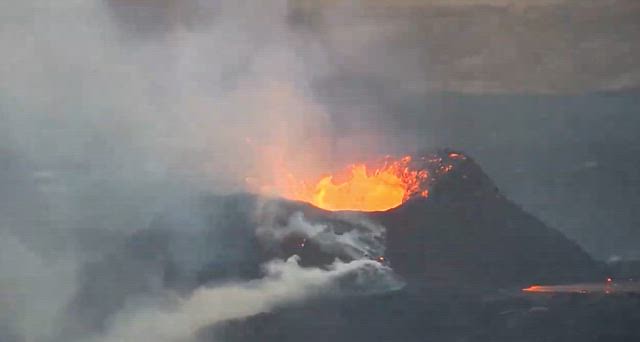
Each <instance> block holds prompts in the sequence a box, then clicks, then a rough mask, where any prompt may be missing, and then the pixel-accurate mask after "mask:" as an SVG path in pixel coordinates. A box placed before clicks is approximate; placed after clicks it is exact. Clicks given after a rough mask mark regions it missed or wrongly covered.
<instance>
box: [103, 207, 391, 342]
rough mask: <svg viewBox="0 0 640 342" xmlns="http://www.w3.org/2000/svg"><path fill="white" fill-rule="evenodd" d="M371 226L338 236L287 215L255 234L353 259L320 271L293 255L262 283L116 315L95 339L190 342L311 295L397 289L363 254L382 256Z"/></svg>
mask: <svg viewBox="0 0 640 342" xmlns="http://www.w3.org/2000/svg"><path fill="white" fill-rule="evenodd" d="M370 227H375V228H374V230H369V231H367V230H366V229H365V230H364V231H360V232H358V231H352V232H350V233H348V234H344V236H343V237H341V235H336V234H335V233H333V232H332V231H330V230H327V226H325V225H314V224H311V223H309V222H307V221H306V220H305V219H304V217H303V215H302V214H301V213H295V214H294V215H292V216H291V218H290V219H289V224H288V225H287V226H284V227H272V228H266V226H263V227H261V228H260V230H259V231H258V232H257V234H259V235H261V236H262V237H263V238H264V237H265V236H266V235H265V234H267V232H268V233H269V234H270V235H269V236H270V237H271V238H273V239H275V240H278V241H281V240H282V238H284V237H285V236H286V235H288V234H291V233H293V232H303V233H305V234H307V237H308V239H309V240H314V241H316V242H319V243H320V245H321V246H323V248H327V249H333V250H336V249H341V248H348V249H349V250H350V251H352V252H353V251H358V252H360V253H359V255H358V256H357V259H355V260H352V261H350V262H343V261H339V260H336V261H334V262H333V264H331V265H329V266H327V267H324V268H317V267H308V268H304V267H301V266H300V264H299V261H300V258H299V257H298V256H296V255H294V256H292V257H290V258H289V259H288V260H286V261H283V260H279V259H275V260H272V261H270V262H269V263H267V264H265V265H264V266H263V270H264V277H263V278H261V279H257V280H251V281H247V282H244V283H232V284H225V285H218V286H213V287H201V288H198V289H196V290H195V291H194V292H193V293H191V294H190V295H189V296H187V297H186V298H177V299H176V298H173V299H174V302H173V303H172V304H171V305H165V306H164V307H163V308H147V309H140V308H139V307H136V308H133V309H131V310H124V311H123V312H121V313H120V314H118V315H117V316H116V318H115V319H114V321H113V324H112V328H111V329H110V330H109V331H108V333H107V334H106V335H105V336H101V337H99V338H96V342H137V341H158V342H178V341H189V340H191V339H193V338H194V337H195V336H196V335H197V333H198V332H199V331H200V330H201V329H203V328H206V327H210V326H214V325H215V324H217V323H221V322H224V321H228V320H232V319H239V318H245V317H248V316H252V315H256V314H258V313H263V312H268V311H271V310H272V309H274V308H276V307H279V306H282V305H286V304H289V303H292V302H297V301H302V300H305V299H309V298H312V297H315V296H331V295H340V294H354V293H356V294H357V293H372V292H384V291H391V290H397V289H399V288H401V287H402V286H403V284H402V282H401V281H399V280H398V279H397V278H396V277H395V275H394V273H393V270H392V269H391V268H390V267H389V266H387V265H383V264H381V263H378V262H376V261H373V260H371V259H369V258H367V257H366V253H379V252H382V251H381V250H380V248H381V247H380V245H378V243H377V242H375V241H376V239H377V238H378V237H380V236H381V234H382V233H383V232H384V228H382V227H379V226H370ZM274 242H275V241H274ZM370 244H371V245H370ZM352 255H354V256H355V255H356V253H352Z"/></svg>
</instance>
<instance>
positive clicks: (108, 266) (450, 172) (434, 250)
mask: <svg viewBox="0 0 640 342" xmlns="http://www.w3.org/2000/svg"><path fill="white" fill-rule="evenodd" d="M434 156H435V157H436V159H438V158H440V162H438V163H437V164H433V165H436V166H435V167H436V169H430V170H427V171H429V172H430V174H432V175H437V177H431V178H430V183H429V184H428V196H425V194H426V193H425V192H424V191H420V192H415V194H417V195H416V196H413V197H411V198H408V199H407V200H406V201H405V202H403V203H402V204H401V205H400V206H397V207H394V208H392V209H389V210H386V211H366V212H358V211H330V210H324V209H320V208H318V207H316V206H313V205H312V204H310V203H307V202H303V201H292V200H288V199H283V198H272V197H265V196H261V195H256V194H248V193H243V194H232V195H204V196H200V197H197V198H195V199H193V201H192V202H189V203H183V205H182V206H180V207H173V208H170V209H169V210H167V211H166V212H164V213H162V214H160V215H158V216H157V217H156V218H155V219H154V220H153V222H152V223H151V224H150V226H149V227H148V228H147V229H143V230H140V231H138V232H136V233H135V234H133V235H132V236H130V237H128V238H127V239H126V240H125V242H124V243H123V245H122V248H121V250H118V251H114V252H113V253H112V254H110V255H108V256H107V257H106V258H104V259H102V260H99V261H96V262H92V263H90V264H89V265H88V266H87V267H86V268H85V271H84V277H83V282H82V284H83V286H82V287H81V288H80V289H79V291H78V293H77V295H76V298H75V301H74V304H73V305H74V310H73V311H74V312H77V313H79V314H78V321H80V322H82V324H79V325H80V326H83V325H84V326H87V327H89V329H90V330H100V329H102V328H103V325H104V324H105V321H106V320H107V318H108V317H109V315H110V314H112V313H113V312H116V311H117V310H119V309H120V308H121V307H122V306H123V305H124V304H125V302H126V301H127V299H128V298H131V297H132V296H135V295H136V294H141V293H145V292H147V291H152V290H153V289H154V288H158V287H161V288H170V289H174V290H177V291H181V292H184V293H188V292H189V291H191V290H193V289H195V288H197V287H198V286H201V285H203V284H211V283H216V282H225V281H229V280H238V279H244V280H246V279H256V278H259V277H260V276H261V268H260V265H262V264H263V263H264V262H266V261H269V260H273V259H274V258H282V259H286V258H288V257H290V256H292V255H298V256H299V257H300V264H301V265H302V266H305V267H311V266H313V267H324V266H326V265H329V264H330V263H331V262H333V261H334V260H335V259H336V258H339V259H343V260H349V259H352V258H353V253H350V252H349V251H348V250H345V249H335V250H332V249H327V248H323V246H322V244H321V243H319V242H318V241H314V240H313V239H308V237H307V236H305V235H304V234H300V233H299V232H288V231H286V229H285V228H284V227H286V226H287V224H288V222H289V221H290V220H291V218H292V217H296V215H301V216H302V217H304V218H305V220H308V221H309V222H311V223H313V224H317V225H322V226H323V227H330V228H331V229H332V230H333V231H335V232H336V233H337V235H338V236H341V235H344V236H347V235H348V234H349V232H351V231H354V230H358V229H360V228H361V226H362V225H363V224H365V223H363V222H366V224H374V225H379V226H381V227H384V230H385V233H384V234H383V235H381V236H375V237H374V238H373V239H375V240H376V241H374V242H373V243H375V244H379V245H380V248H377V249H376V248H374V249H372V250H371V251H368V250H367V251H364V252H363V251H354V253H356V252H357V253H361V254H363V255H364V256H365V257H369V258H371V259H374V260H378V261H380V262H383V263H385V264H388V265H390V267H391V268H392V269H393V270H394V271H395V272H396V273H397V274H398V276H399V277H400V278H401V279H402V280H403V281H404V283H406V286H405V288H404V289H403V290H402V293H405V294H406V296H410V297H402V298H401V299H398V300H400V302H403V301H407V300H409V299H407V298H424V296H430V294H432V293H434V292H433V291H454V292H455V291H462V292H465V293H468V292H475V293H485V292H486V291H489V292H495V291H498V290H499V289H507V290H508V289H520V288H522V287H525V286H528V285H530V284H532V283H563V282H580V281H593V280H597V279H601V277H602V276H603V274H602V272H601V269H600V266H599V264H598V263H597V262H595V261H594V260H592V259H591V258H590V256H589V255H588V254H586V253H585V252H584V251H583V250H582V249H581V248H580V247H579V246H578V245H577V244H576V243H575V242H573V241H571V240H569V239H568V238H567V237H565V236H564V235H563V234H561V233H560V232H558V231H557V230H555V229H553V228H550V227H548V226H546V225H545V224H544V223H543V222H541V221H540V220H538V219H536V218H535V217H533V216H532V215H530V214H528V213H527V212H525V211H524V210H522V209H521V208H520V207H518V206H517V205H516V204H514V203H513V202H511V201H510V200H508V199H507V198H506V197H505V196H504V195H503V194H502V193H501V192H500V191H499V190H498V189H497V188H496V186H495V185H494V183H493V182H492V181H491V180H490V179H489V177H488V176H487V175H486V174H485V173H484V172H483V171H482V170H481V168H480V167H479V165H478V164H477V163H476V162H475V161H474V160H473V159H472V158H470V157H468V156H464V155H463V154H462V153H461V152H454V151H440V152H438V153H436V154H432V155H430V160H433V157H434ZM461 156H464V157H463V158H462V157H461ZM443 165H444V169H443ZM448 165H451V166H452V167H449V166H448ZM437 170H440V172H438V171H437ZM442 171H446V172H442ZM265 224H268V225H270V226H273V227H282V229H283V230H282V235H283V237H282V239H280V240H278V243H276V244H274V243H265V242H264V241H263V240H262V239H261V238H260V229H261V227H262V226H264V225H265ZM278 229H279V228H278ZM376 246H377V245H376ZM375 253H377V254H375ZM361 256H362V255H361ZM132 260H133V261H134V262H131V261H132ZM115 283H126V284H128V285H129V286H128V291H126V292H116V291H100V289H109V288H110V287H111V285H114V284H115ZM113 288H117V286H113ZM98 294H100V295H98ZM105 296H106V297H109V298H106V300H105V298H104V297H105ZM394 296H395V295H394ZM378 300H382V301H383V302H384V299H380V298H378ZM395 300H396V299H394V301H395ZM357 301H358V303H360V304H354V305H361V308H362V307H365V308H367V307H369V306H370V304H362V303H361V301H362V299H358V300H357ZM99 303H108V305H107V306H104V305H102V306H101V305H100V304H99ZM362 305H364V306H362ZM380 305H386V304H380ZM394 305H395V304H394ZM358 310H360V309H358ZM330 312H333V311H331V310H330ZM358 312H360V311H358ZM305 315H306V314H305ZM251 322H253V323H251V324H254V323H255V324H258V323H256V321H251ZM258 322H260V319H258ZM274 324H275V323H274ZM241 340H242V339H241ZM285 340H286V339H285Z"/></svg>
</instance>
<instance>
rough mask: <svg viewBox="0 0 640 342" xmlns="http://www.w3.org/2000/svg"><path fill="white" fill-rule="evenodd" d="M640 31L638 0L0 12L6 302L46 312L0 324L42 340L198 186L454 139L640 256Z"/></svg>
mask: <svg viewBox="0 0 640 342" xmlns="http://www.w3.org/2000/svg"><path fill="white" fill-rule="evenodd" d="M639 19H640V3H639V2H637V1H634V0H606V1H596V0H544V1H540V0H520V1H515V0H512V1H510V0H482V1H470V0H456V1H444V0H432V1H429V0H423V1H419V0H401V1H390V0H369V1H364V0H362V1H346V0H345V1H340V0H326V1H310V0H298V1H294V0H290V1H286V0H271V1H260V2H255V1H242V0H239V1H229V0H218V1H206V0H182V1H173V0H88V1H77V0H64V1H55V2H52V1H48V0H26V1H23V0H7V1H2V2H1V3H0V51H2V54H1V55H0V236H3V238H2V239H0V241H1V242H0V251H2V253H5V254H6V256H7V257H6V258H5V254H3V257H2V258H0V273H1V274H4V275H11V276H10V277H9V276H6V277H3V278H2V280H1V281H0V288H7V287H9V288H12V289H14V288H21V289H22V290H21V291H19V292H18V293H17V294H16V293H12V292H7V291H4V292H0V303H5V304H6V303H7V302H4V301H9V300H10V299H9V298H14V297H15V298H21V299H20V300H21V301H22V304H21V305H20V306H19V307H17V308H16V309H15V310H18V311H17V312H27V313H38V314H31V315H27V316H28V317H29V320H33V321H28V322H13V321H14V320H16V318H15V317H18V316H19V315H16V311H15V310H14V311H3V310H0V321H5V322H9V323H7V324H9V325H12V326H14V329H15V330H16V331H21V329H20V328H15V326H22V327H25V326H26V327H33V326H39V327H42V329H27V330H29V331H30V334H31V335H30V337H29V338H28V339H27V340H28V341H40V340H42V339H39V338H41V336H45V335H46V334H47V332H46V331H47V329H49V328H50V327H52V326H54V325H55V324H54V323H53V321H52V317H53V316H54V313H55V311H56V308H59V307H62V306H64V304H65V300H66V299H68V298H69V297H70V296H72V294H73V290H74V288H75V285H76V283H75V280H74V274H75V271H76V270H77V267H78V265H79V264H80V260H83V261H84V260H93V259H94V258H97V257H98V256H99V255H100V253H102V252H104V251H105V250H108V249H109V246H110V243H111V242H113V241H114V239H115V238H114V236H116V235H117V234H118V233H120V232H131V231H135V230H137V229H140V228H141V227H142V228H143V227H146V226H147V225H148V223H149V221H150V220H151V219H152V218H153V217H154V215H155V214H157V213H158V212H160V211H162V210H164V209H165V208H167V207H170V206H171V205H173V204H175V203H180V202H181V201H182V200H183V199H184V198H185V197H188V196H189V195H190V194H193V193H196V192H205V193H227V192H235V191H244V190H246V189H245V188H246V178H247V177H258V178H259V177H262V178H264V179H267V180H268V179H269V178H270V177H277V171H278V169H276V168H274V167H273V166H274V164H281V163H285V164H287V166H288V168H289V169H291V170H294V171H297V172H299V173H302V174H305V173H307V174H317V173H321V172H325V171H327V170H331V169H333V168H336V167H341V166H343V165H344V164H345V163H349V162H353V161H354V160H366V159H368V158H372V157H375V156H379V155H384V154H387V153H397V154H407V153H412V152H414V151H420V150H430V149H437V148H442V147H450V148H454V149H460V150H462V151H464V152H465V153H467V154H468V155H470V156H471V157H472V158H474V159H475V160H476V161H477V162H478V163H479V164H480V165H481V166H482V167H483V168H484V170H485V171H486V172H487V173H488V174H489V176H490V177H491V178H492V179H493V180H494V181H495V182H496V184H497V185H498V187H499V188H500V189H501V190H502V191H503V192H504V193H505V194H506V195H507V197H509V198H510V199H512V200H513V201H514V202H516V203H517V204H519V205H521V206H522V207H523V208H524V209H525V210H526V211H529V212H531V213H533V214H534V215H536V216H538V217H539V218H541V219H542V220H543V221H545V222H546V223H548V224H549V225H551V226H552V227H554V228H557V229H559V230H560V231H562V232H564V233H565V234H567V236H569V237H570V238H571V239H574V240H576V241H577V242H578V243H579V244H580V245H581V246H583V248H585V249H586V250H587V251H588V252H590V253H591V254H592V255H593V256H595V257H596V258H599V259H604V260H606V259H607V258H610V257H612V256H621V257H630V258H639V257H640V250H639V249H638V247H637V246H640V230H638V229H637V227H638V225H639V224H640V213H638V211H637V210H635V209H636V208H637V206H638V204H640V188H639V187H640V174H639V173H638V172H637V170H638V169H639V167H640V157H639V156H640V154H639V153H638V152H639V150H640V138H639V137H638V134H637V133H636V132H639V131H640V118H639V117H638V112H639V111H640V103H639V100H638V98H639V97H638V91H639V90H640V87H639V85H640V58H638V57H639V53H640V51H639V49H640V45H638V44H637V38H638V37H639V36H640V20H639ZM9 257H12V258H13V259H9ZM7 260H9V261H7ZM34 274H38V275H39V276H40V277H41V278H37V277H35V278H34V276H33V275H34ZM42 277H43V278H42ZM43 279H44V280H43ZM45 283H46V284H50V286H43V285H42V284H45ZM15 284H25V286H16V285H15ZM51 292H55V293H57V294H59V295H58V296H50V295H49V294H50V293H51ZM14 295H15V296H14ZM52 297H55V298H52ZM42 303H45V304H46V305H45V304H42ZM20 310H22V311H20ZM3 317H5V318H7V320H3V319H2V318H3ZM9 318H10V319H9ZM14 323H15V324H14ZM3 324H4V323H3ZM1 328H2V325H0V329H1Z"/></svg>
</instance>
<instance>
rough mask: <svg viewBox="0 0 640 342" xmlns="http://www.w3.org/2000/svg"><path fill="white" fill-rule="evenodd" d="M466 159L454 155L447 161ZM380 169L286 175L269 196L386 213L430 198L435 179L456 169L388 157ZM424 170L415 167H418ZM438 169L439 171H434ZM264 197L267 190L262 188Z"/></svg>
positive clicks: (437, 160)
mask: <svg viewBox="0 0 640 342" xmlns="http://www.w3.org/2000/svg"><path fill="white" fill-rule="evenodd" d="M458 158H464V157H463V156H462V155H460V154H457V153H451V154H450V155H449V156H448V158H447V159H458ZM379 164H381V165H379V166H378V167H376V166H371V165H367V164H365V163H354V164H351V165H349V166H347V167H346V168H344V169H343V170H342V171H341V172H338V173H337V174H330V175H325V176H322V177H320V178H318V179H312V180H305V179H300V178H298V177H296V176H295V175H293V174H291V173H284V176H282V177H281V179H279V180H278V182H277V183H279V186H272V187H266V189H268V190H267V191H266V192H267V193H272V194H273V193H275V194H276V195H278V196H281V197H284V198H287V199H290V200H296V201H303V202H307V203H310V204H312V205H314V206H316V207H319V208H322V209H325V210H331V211H338V210H353V211H367V212H370V211H385V210H389V209H392V208H395V207H398V206H400V205H401V204H402V203H404V202H406V201H407V200H409V199H411V198H413V197H427V196H428V194H429V191H428V185H429V184H430V183H431V182H432V181H433V179H432V178H433V176H437V175H439V174H442V173H446V172H449V171H450V170H451V169H452V168H453V165H452V164H449V163H447V162H446V161H444V160H443V158H441V157H437V156H432V157H430V158H426V157H424V158H420V160H418V163H415V161H414V160H413V158H412V157H411V156H404V157H402V158H399V159H392V158H391V157H386V158H385V159H384V161H383V162H382V163H379ZM418 164H419V165H423V167H415V165H418ZM434 165H437V167H435V168H434V167H433V166H434ZM262 190H263V191H262V192H263V193H264V192H265V191H264V190H265V187H263V188H262Z"/></svg>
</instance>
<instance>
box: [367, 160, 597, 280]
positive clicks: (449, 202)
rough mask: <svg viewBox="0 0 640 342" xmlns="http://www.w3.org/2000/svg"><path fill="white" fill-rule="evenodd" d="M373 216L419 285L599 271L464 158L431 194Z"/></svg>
mask: <svg viewBox="0 0 640 342" xmlns="http://www.w3.org/2000/svg"><path fill="white" fill-rule="evenodd" d="M373 217H374V218H375V219H376V220H378V221H379V222H381V223H382V224H383V225H384V226H385V227H387V229H388V233H387V257H388V259H389V260H390V261H391V262H392V264H393V267H394V269H395V270H396V271H397V272H399V273H400V274H402V275H404V276H406V277H409V278H410V279H415V280H416V281H419V282H420V283H425V284H443V285H447V286H449V285H451V284H456V285H457V286H477V285H489V286H497V287H506V286H509V285H514V284H522V285H524V284H528V283H531V282H535V283H558V282H572V281H581V280H587V279H596V278H597V277H598V276H600V274H599V272H598V271H597V270H598V268H599V267H598V265H596V263H595V262H594V261H593V260H592V259H591V258H590V257H589V256H588V255H587V254H586V253H585V252H584V251H583V250H582V249H581V248H580V247H579V246H578V245H577V244H576V243H575V242H573V241H570V240H569V239H567V238H566V237H565V236H564V235H562V234H561V233H560V232H559V231H557V230H555V229H552V228H549V227H547V226H546V225H545V224H544V223H542V222H541V221H540V220H538V219H536V218H535V217H533V216H532V215H530V214H528V213H526V212H525V211H523V210H522V209H521V208H519V207H518V206H517V205H515V204H514V203H513V202H511V201H509V200H508V199H506V198H505V197H504V196H503V195H502V194H501V193H500V192H499V191H498V189H497V188H496V187H495V185H494V184H493V182H492V181H491V180H490V179H489V178H488V177H487V176H486V175H485V174H484V172H482V170H481V169H480V167H479V166H478V165H477V164H476V163H475V162H474V161H473V160H472V159H470V158H468V157H467V158H465V159H464V160H461V161H458V162H457V163H456V165H455V167H454V168H453V170H452V171H451V172H449V173H447V174H445V175H443V176H441V177H440V178H439V179H438V181H437V183H435V184H434V185H433V187H432V189H431V191H430V195H429V197H428V198H426V199H422V198H418V199H414V200H412V201H410V202H408V203H405V204H404V205H402V206H400V207H398V208H396V209H393V210H390V211H387V212H384V213H376V214H373Z"/></svg>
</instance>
